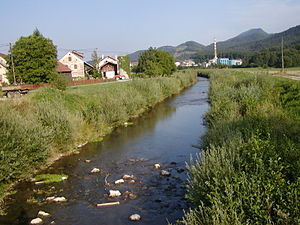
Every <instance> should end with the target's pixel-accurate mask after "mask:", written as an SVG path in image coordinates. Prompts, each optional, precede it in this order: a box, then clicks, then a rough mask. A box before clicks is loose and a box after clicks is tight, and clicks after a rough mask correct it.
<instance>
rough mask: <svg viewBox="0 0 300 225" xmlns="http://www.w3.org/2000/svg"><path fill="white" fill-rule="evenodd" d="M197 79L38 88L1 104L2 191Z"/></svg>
mask: <svg viewBox="0 0 300 225" xmlns="http://www.w3.org/2000/svg"><path fill="white" fill-rule="evenodd" d="M195 82H196V72H194V71H183V72H178V73H175V74H174V75H173V76H172V77H157V78H149V79H141V80H134V81H130V82H116V83H110V84H105V85H103V84H99V85H90V86H84V87H80V86H78V87H74V88H70V89H68V90H67V91H65V92H62V91H59V90H57V89H53V88H44V89H41V90H38V91H37V92H36V93H32V94H30V95H28V96H25V97H23V98H20V99H14V100H8V101H3V102H0V127H1V129H0V140H1V149H0V151H1V154H0V195H1V197H2V196H4V194H5V192H6V191H7V186H8V185H9V184H11V183H13V182H15V181H17V180H18V179H22V178H26V177H29V176H31V175H32V173H33V172H34V170H35V169H38V168H41V166H44V165H45V164H47V163H51V161H53V160H54V159H55V158H58V157H59V156H60V155H64V154H68V153H70V152H74V149H76V146H77V145H78V144H80V143H84V142H86V141H97V140H101V138H102V137H103V136H104V135H106V134H108V133H110V132H111V131H112V130H113V129H114V128H115V127H117V126H121V125H124V122H127V121H129V120H130V119H132V118H134V117H136V116H138V115H140V114H141V113H143V112H145V111H147V110H148V109H149V108H151V107H153V106H154V105H155V104H156V103H158V102H160V101H162V100H164V99H165V98H167V97H169V96H171V95H172V94H175V93H178V92H179V91H180V90H182V89H183V88H185V87H188V86H190V85H192V84H193V83H195Z"/></svg>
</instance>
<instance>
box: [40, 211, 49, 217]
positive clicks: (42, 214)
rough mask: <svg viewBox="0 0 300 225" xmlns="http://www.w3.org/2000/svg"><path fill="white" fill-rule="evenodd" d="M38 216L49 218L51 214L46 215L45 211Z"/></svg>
mask: <svg viewBox="0 0 300 225" xmlns="http://www.w3.org/2000/svg"><path fill="white" fill-rule="evenodd" d="M38 216H41V217H49V216H50V214H49V213H46V212H44V211H39V212H38Z"/></svg>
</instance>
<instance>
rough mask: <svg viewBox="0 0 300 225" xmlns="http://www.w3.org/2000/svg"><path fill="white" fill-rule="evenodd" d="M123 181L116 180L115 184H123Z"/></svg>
mask: <svg viewBox="0 0 300 225" xmlns="http://www.w3.org/2000/svg"><path fill="white" fill-rule="evenodd" d="M124 182H125V181H124V180H123V179H120V180H116V181H115V184H124Z"/></svg>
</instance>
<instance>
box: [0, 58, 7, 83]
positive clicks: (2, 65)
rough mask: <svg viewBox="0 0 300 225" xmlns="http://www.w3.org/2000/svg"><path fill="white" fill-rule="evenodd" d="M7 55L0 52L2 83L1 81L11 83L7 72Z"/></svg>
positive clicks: (0, 78) (0, 76) (0, 79)
mask: <svg viewBox="0 0 300 225" xmlns="http://www.w3.org/2000/svg"><path fill="white" fill-rule="evenodd" d="M5 56H6V55H4V54H2V53H0V85H1V83H7V84H9V81H8V79H7V77H6V73H7V68H6V67H7V64H6V60H5Z"/></svg>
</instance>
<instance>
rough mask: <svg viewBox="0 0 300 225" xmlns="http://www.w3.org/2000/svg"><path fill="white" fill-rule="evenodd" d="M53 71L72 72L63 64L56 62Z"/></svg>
mask: <svg viewBox="0 0 300 225" xmlns="http://www.w3.org/2000/svg"><path fill="white" fill-rule="evenodd" d="M55 70H56V71H57V72H72V70H71V69H70V68H69V67H68V66H67V65H65V64H62V63H61V62H57V64H56V68H55Z"/></svg>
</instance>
